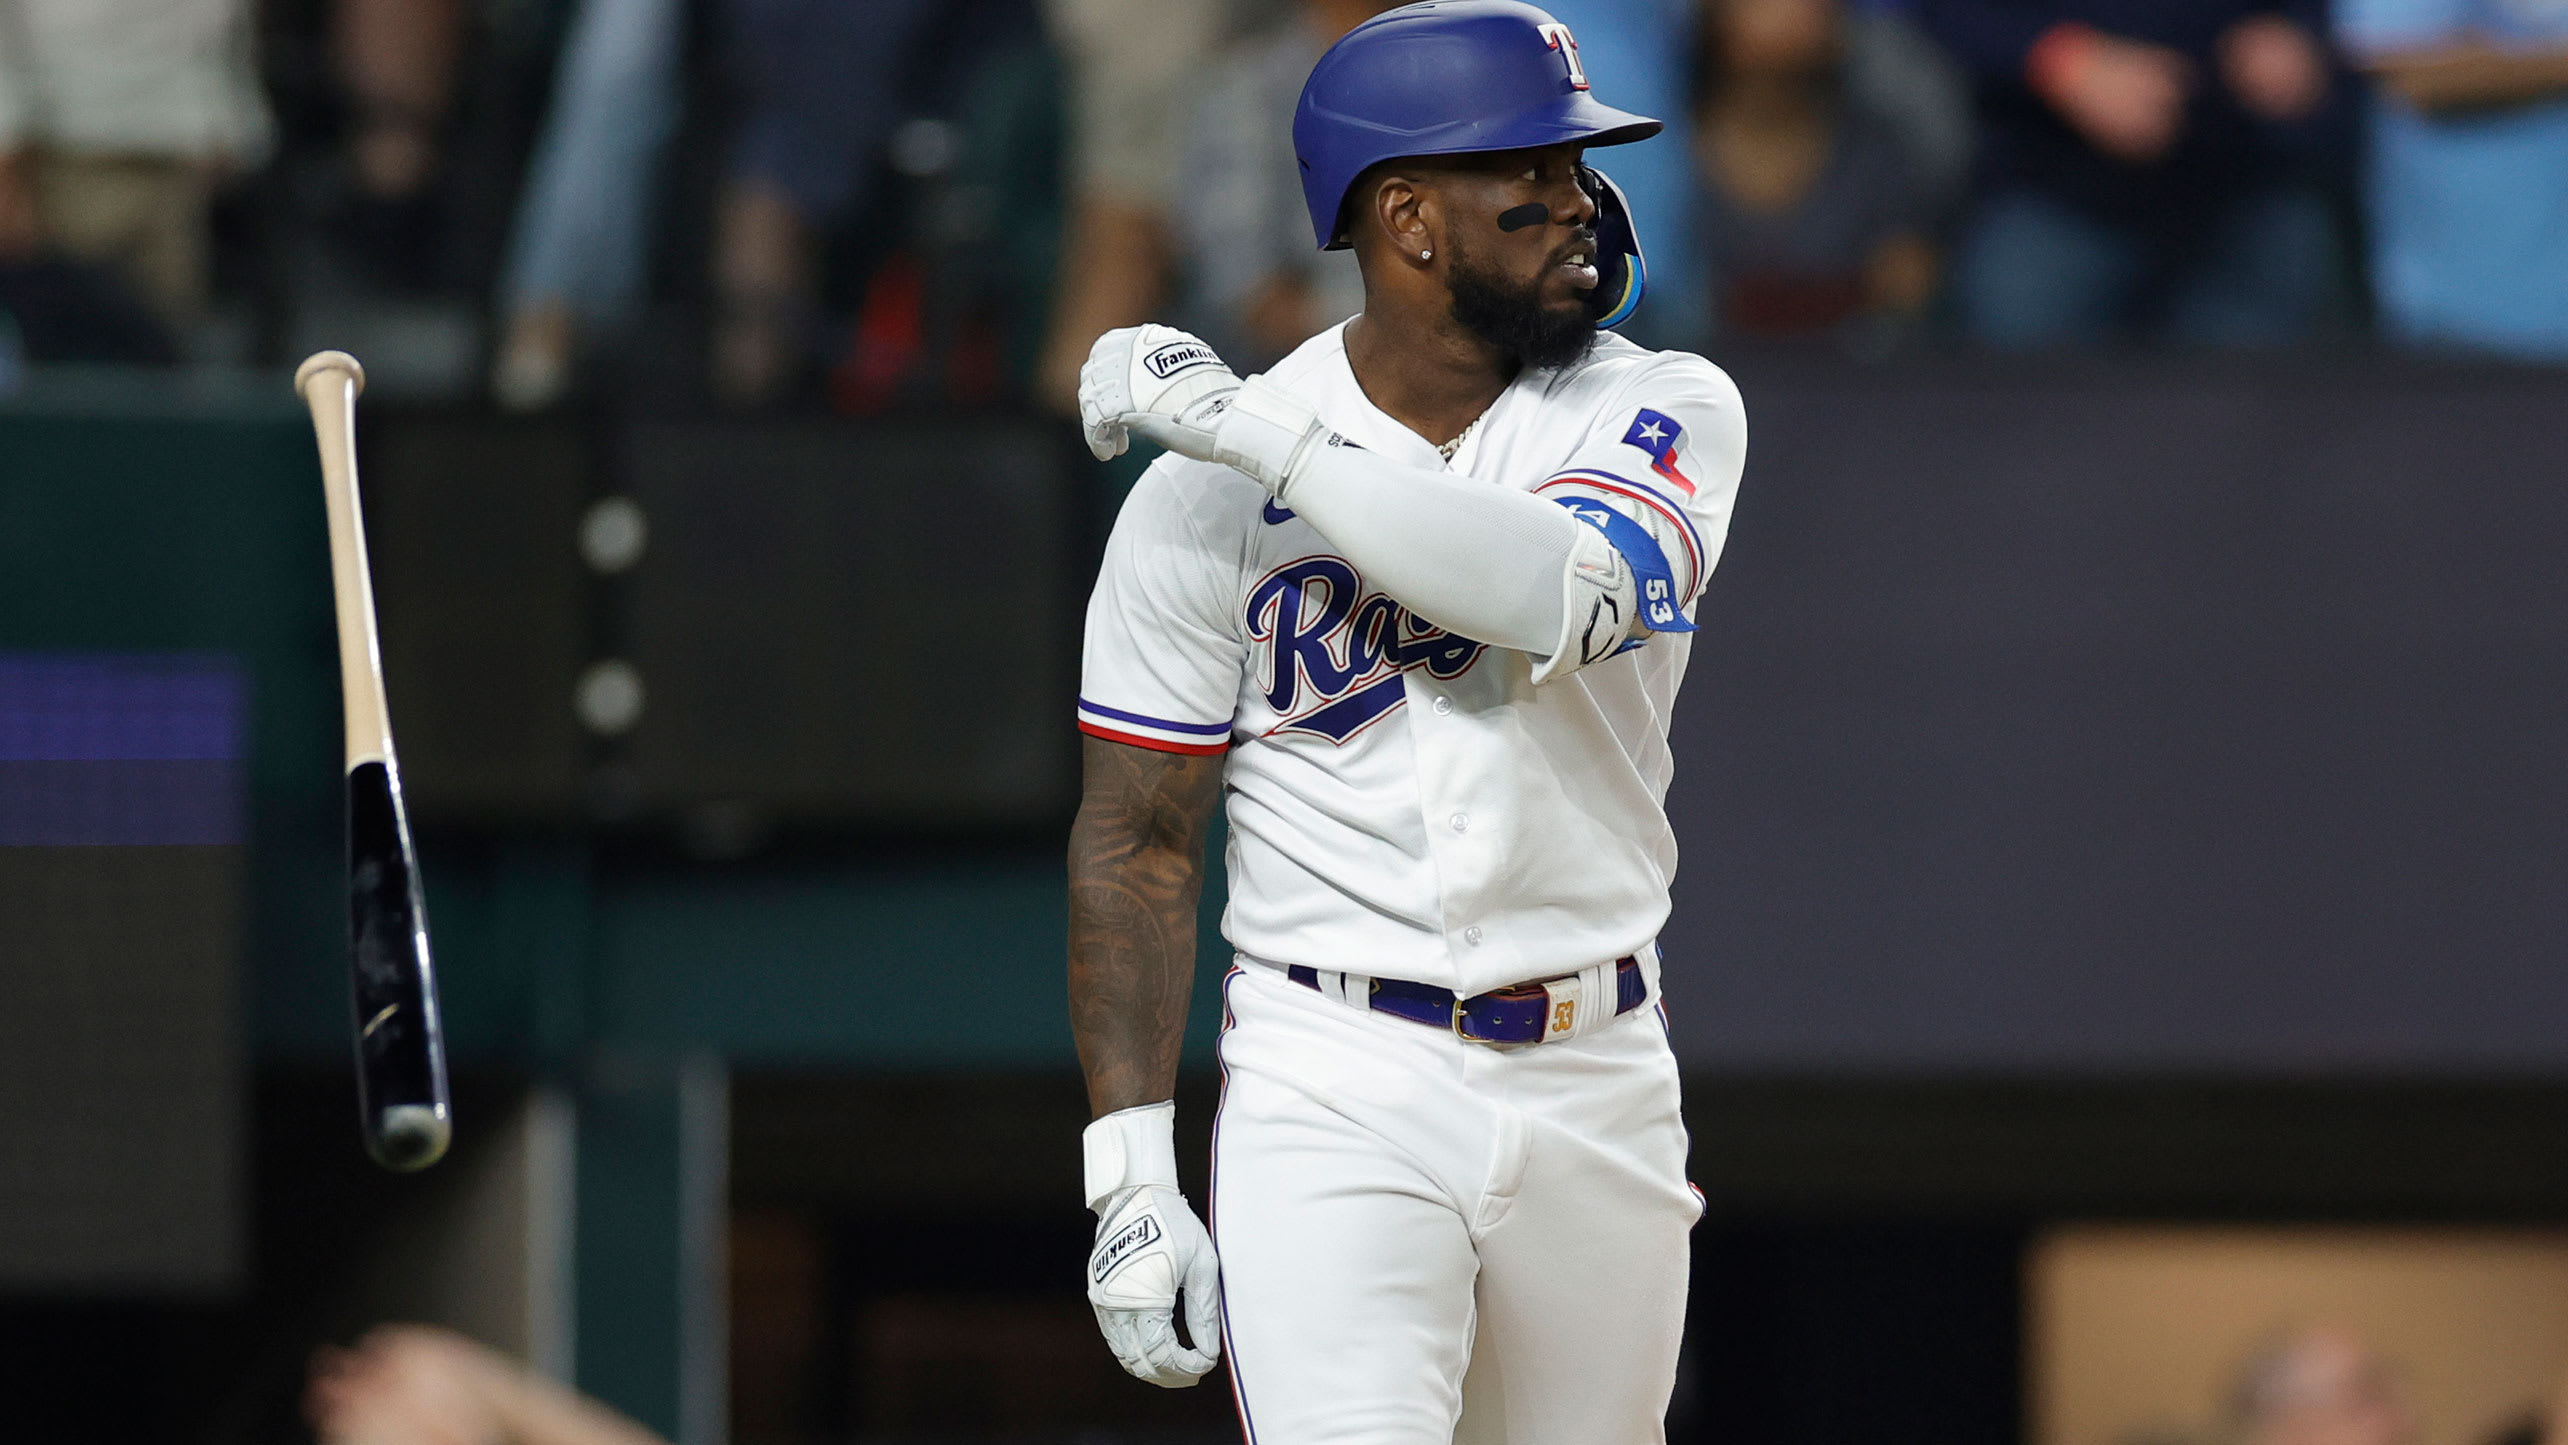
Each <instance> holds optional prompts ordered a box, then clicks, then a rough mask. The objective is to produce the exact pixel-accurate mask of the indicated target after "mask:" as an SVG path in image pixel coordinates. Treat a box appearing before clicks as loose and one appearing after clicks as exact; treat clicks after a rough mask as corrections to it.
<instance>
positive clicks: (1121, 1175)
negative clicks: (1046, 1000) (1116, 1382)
mask: <svg viewBox="0 0 2568 1445" xmlns="http://www.w3.org/2000/svg"><path fill="white" fill-rule="evenodd" d="M1176 1118H1177V1106H1176V1105H1175V1104H1174V1103H1162V1104H1145V1105H1143V1106H1142V1107H1140V1108H1138V1109H1124V1110H1120V1111H1118V1112H1116V1113H1112V1114H1108V1115H1107V1116H1105V1117H1104V1118H1102V1119H1099V1120H1097V1121H1095V1122H1094V1123H1092V1124H1090V1125H1089V1126H1088V1129H1087V1132H1086V1133H1085V1134H1083V1135H1082V1136H1081V1137H1080V1144H1081V1146H1082V1149H1083V1152H1084V1153H1085V1155H1086V1163H1087V1193H1088V1207H1089V1208H1091V1209H1093V1210H1095V1211H1096V1212H1097V1243H1096V1247H1095V1249H1094V1250H1092V1251H1091V1252H1090V1253H1089V1255H1088V1304H1089V1307H1090V1308H1092V1309H1094V1310H1095V1311H1096V1312H1097V1328H1098V1329H1099V1330H1100V1331H1102V1332H1103V1333H1104V1334H1105V1337H1106V1344H1107V1346H1108V1347H1110V1348H1111V1349H1113V1350H1114V1352H1115V1358H1116V1359H1117V1360H1119V1361H1121V1362H1122V1364H1123V1367H1124V1369H1125V1370H1126V1371H1128V1372H1130V1373H1131V1374H1132V1375H1134V1376H1136V1377H1137V1378H1140V1379H1144V1380H1148V1381H1149V1382H1150V1383H1152V1384H1154V1385H1159V1386H1163V1387H1165V1388H1167V1389H1171V1390H1178V1389H1183V1388H1185V1387H1186V1386H1188V1385H1191V1384H1194V1383H1195V1382H1196V1381H1197V1380H1200V1379H1202V1378H1203V1377H1204V1376H1205V1375H1207V1374H1209V1373H1211V1372H1212V1368H1213V1366H1214V1365H1215V1364H1216V1363H1217V1362H1218V1361H1219V1360H1220V1359H1221V1353H1222V1346H1221V1339H1222V1295H1221V1262H1220V1260H1219V1259H1218V1258H1216V1257H1215V1255H1214V1253H1213V1241H1212V1237H1211V1236H1210V1235H1208V1234H1206V1233H1205V1232H1204V1226H1203V1222H1202V1221H1201V1220H1198V1219H1197V1218H1196V1217H1195V1211H1194V1210H1192V1209H1190V1208H1188V1207H1187V1205H1186V1196H1185V1195H1183V1194H1181V1193H1179V1192H1178V1190H1177V1150H1176V1145H1175V1143H1174V1140H1173V1137H1172V1129H1173V1127H1174V1125H1175V1122H1176ZM1181 1288H1182V1289H1183V1291H1184V1292H1185V1297H1186V1333H1187V1334H1188V1335H1189V1336H1191V1337H1192V1338H1193V1340H1194V1342H1195V1343H1194V1347H1193V1348H1192V1349H1189V1348H1187V1347H1186V1346H1185V1345H1183V1344H1180V1343H1178V1340H1177V1323H1176V1313H1177V1296H1178V1292H1179V1290H1180V1289H1181Z"/></svg>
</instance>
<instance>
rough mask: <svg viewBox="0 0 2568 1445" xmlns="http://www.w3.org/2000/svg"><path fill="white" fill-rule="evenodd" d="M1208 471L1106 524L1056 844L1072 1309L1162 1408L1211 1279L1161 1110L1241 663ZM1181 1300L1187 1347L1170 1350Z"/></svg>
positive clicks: (1174, 481)
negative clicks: (1075, 1189) (1079, 1081)
mask: <svg viewBox="0 0 2568 1445" xmlns="http://www.w3.org/2000/svg"><path fill="white" fill-rule="evenodd" d="M1208 470H1209V469H1201V468H1199V469H1197V470H1196V472H1195V473H1194V474H1192V475H1191V476H1186V477H1181V476H1180V464H1179V463H1178V462H1177V461H1175V460H1174V459H1171V460H1169V461H1166V462H1162V463H1161V464H1159V465H1157V466H1154V467H1152V468H1151V469H1150V470H1149V471H1148V472H1146V473H1144V474H1143V476H1142V479H1141V481H1140V483H1139V484H1138V485H1136V486H1135V487H1134V488H1133V493H1132V496H1131V497H1130V498H1128V499H1126V501H1125V503H1124V509H1123V513H1122V515H1121V516H1119V517H1117V518H1116V519H1115V532H1114V536H1113V538H1112V539H1111V540H1109V541H1108V542H1107V544H1106V559H1105V565H1104V566H1103V567H1102V568H1101V569H1099V572H1098V575H1097V590H1096V594H1095V595H1094V596H1093V597H1091V598H1090V599H1089V603H1088V632H1087V645H1086V649H1085V653H1084V656H1083V657H1082V660H1081V664H1080V679H1079V730H1080V731H1081V732H1083V733H1085V734H1087V737H1086V738H1085V739H1084V740H1083V741H1082V744H1081V747H1082V774H1083V781H1082V783H1081V787H1080V800H1079V816H1078V819H1077V821H1076V822H1075V823H1073V824H1072V825H1071V830H1070V1027H1071V1032H1072V1034H1073V1035H1074V1036H1075V1037H1076V1039H1077V1042H1078V1046H1079V1063H1080V1067H1081V1068H1082V1069H1083V1070H1084V1071H1085V1073H1086V1075H1087V1080H1088V1103H1089V1106H1090V1109H1091V1110H1092V1112H1094V1114H1095V1115H1096V1118H1095V1119H1094V1121H1093V1122H1091V1123H1090V1124H1089V1125H1088V1128H1087V1131H1086V1132H1085V1133H1084V1134H1083V1135H1082V1136H1081V1138H1080V1152H1081V1156H1082V1161H1083V1186H1084V1197H1085V1198H1086V1199H1087V1201H1088V1207H1089V1208H1090V1209H1093V1210H1095V1211H1096V1214H1097V1237H1096V1244H1095V1246H1094V1248H1093V1249H1092V1250H1091V1251H1090V1253H1089V1256H1088V1302H1089V1304H1090V1305H1091V1306H1092V1307H1093V1308H1094V1309H1095V1310H1096V1314H1097V1326H1098V1328H1099V1329H1100V1330H1101V1331H1102V1332H1103V1333H1104V1334H1105V1337H1106V1343H1107V1344H1108V1345H1110V1346H1112V1347H1113V1349H1114V1352H1115V1358H1116V1359H1118V1360H1120V1361H1122V1363H1123V1367H1124V1368H1125V1369H1126V1370H1128V1371H1130V1372H1132V1373H1133V1374H1134V1375H1137V1376H1139V1377H1140V1378H1142V1379H1145V1380H1148V1381H1150V1382H1151V1383H1152V1384H1155V1385H1165V1386H1170V1387H1172V1388H1173V1387H1178V1386H1184V1385H1191V1384H1193V1383H1195V1382H1196V1381H1197V1380H1198V1379H1200V1378H1202V1377H1203V1376H1204V1375H1205V1373H1207V1372H1208V1371H1210V1370H1211V1369H1212V1368H1213V1364H1214V1362H1215V1361H1216V1360H1217V1359H1218V1358H1219V1356H1220V1352H1221V1345H1220V1340H1221V1271H1220V1266H1219V1263H1218V1261H1217V1260H1216V1259H1215V1258H1214V1254H1213V1244H1212V1240H1211V1238H1210V1237H1209V1236H1208V1235H1207V1234H1206V1233H1205V1232H1204V1226H1203V1223H1202V1221H1201V1220H1199V1219H1197V1218H1196V1217H1195V1212H1194V1210H1192V1209H1191V1208H1189V1207H1187V1204H1186V1199H1185V1196H1184V1195H1183V1194H1182V1193H1180V1192H1179V1191H1178V1188H1177V1153H1176V1144H1175V1142H1174V1139H1175V1135H1174V1127H1175V1121H1176V1114H1177V1106H1176V1103H1175V1102H1174V1097H1173V1096H1174V1095H1175V1093H1176V1090H1177V1055H1178V1050H1179V1048H1180V1046H1181V1045H1182V1044H1183V1043H1184V1040H1185V1035H1186V1003H1187V999H1188V997H1189V996H1190V995H1191V994H1192V993H1193V992H1194V982H1195V901H1196V898H1197V897H1198V896H1199V895H1200V894H1201V893H1202V891H1203V882H1204V833H1205V829H1206V827H1207V826H1208V825H1209V824H1210V823H1211V821H1212V816H1213V807H1214V805H1215V804H1216V803H1217V802H1218V801H1219V800H1220V798H1221V781H1222V758H1223V755H1224V754H1225V753H1227V752H1228V751H1229V750H1230V720H1231V713H1232V710H1233V709H1234V707H1235V706H1236V705H1237V703H1238V699H1239V689H1240V682H1241V676H1242V671H1243V669H1244V668H1245V667H1246V666H1247V656H1248V652H1247V639H1246V637H1245V635H1244V632H1243V626H1242V624H1241V623H1240V622H1239V621H1237V620H1235V619H1236V614H1237V611H1238V609H1237V607H1236V606H1235V605H1234V599H1235V596H1236V593H1237V591H1238V581H1239V559H1238V552H1237V548H1236V545H1235V543H1236V538H1232V537H1231V534H1230V533H1227V532H1224V531H1223V530H1222V528H1221V527H1220V525H1219V524H1218V522H1215V523H1211V524H1207V523H1206V522H1204V521H1203V519H1202V517H1200V516H1199V511H1202V512H1205V513H1208V514H1211V515H1215V516H1218V514H1219V513H1220V511H1221V510H1222V509H1221V507H1220V506H1219V505H1218V503H1217V502H1216V501H1215V494H1214V493H1213V492H1210V491H1208V490H1207V487H1206V484H1205V482H1206V479H1205V475H1204V473H1205V472H1206V471H1208ZM1243 490H1244V489H1243ZM1251 495H1252V496H1253V495H1254V494H1253V493H1252V494H1251ZM1228 500H1229V501H1230V502H1231V503H1232V504H1233V505H1231V506H1230V507H1229V511H1231V512H1232V513H1234V514H1236V515H1237V516H1238V517H1254V516H1255V515H1256V508H1255V506H1253V505H1249V506H1241V505H1237V503H1239V502H1240V501H1241V500H1242V499H1241V498H1240V497H1238V496H1236V495H1234V496H1231V497H1229V498H1228ZM1208 533H1210V534H1212V535H1211V536H1209V537H1208V535H1207V534H1208ZM1216 537H1218V538H1230V540H1231V545H1225V544H1224V543H1221V542H1217V541H1216V540H1214V538H1216ZM1181 1294H1182V1298H1183V1302H1184V1315H1185V1320H1186V1334H1187V1336H1188V1337H1189V1339H1190V1340H1191V1343H1184V1342H1181V1341H1180V1340H1179V1339H1178V1335H1177V1325H1176V1321H1177V1316H1178V1313H1179V1301H1180V1297H1181Z"/></svg>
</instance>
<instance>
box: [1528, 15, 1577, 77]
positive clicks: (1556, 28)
mask: <svg viewBox="0 0 2568 1445" xmlns="http://www.w3.org/2000/svg"><path fill="white" fill-rule="evenodd" d="M1534 29H1535V30H1537V31H1539V32H1541V34H1542V37H1543V43H1544V44H1545V45H1548V46H1550V47H1551V48H1552V49H1554V50H1557V51H1559V52H1560V58H1561V59H1563V60H1566V61H1568V62H1569V88H1570V89H1572V90H1585V89H1586V88H1587V67H1586V66H1583V65H1581V64H1579V63H1578V40H1577V37H1575V36H1573V35H1571V34H1570V33H1569V27H1568V26H1566V25H1563V24H1561V23H1560V22H1559V21H1557V20H1555V21H1553V22H1552V23H1551V24H1549V25H1537V26H1535V27H1534Z"/></svg>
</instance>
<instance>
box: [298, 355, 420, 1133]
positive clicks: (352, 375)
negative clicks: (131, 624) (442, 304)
mask: <svg viewBox="0 0 2568 1445" xmlns="http://www.w3.org/2000/svg"><path fill="white" fill-rule="evenodd" d="M365 384H366V373H365V368H364V367H361V366H359V365H357V359H356V358H355V357H353V356H350V355H348V354H347V353H346V352H344V351H323V352H316V353H315V354H313V355H312V356H310V357H308V358H306V359H305V360H304V363H303V365H301V366H300V367H297V368H296V369H295V372H294V389H295V391H296V392H297V393H298V394H299V395H301V396H302V398H303V402H304V405H306V406H308V407H310V408H311V409H312V431H313V434H314V436H316V437H317V438H318V439H319V441H320V444H321V491H322V495H323V497H324V498H325V499H326V500H327V501H328V503H329V511H330V582H331V590H332V593H333V594H334V596H335V598H336V600H337V603H338V612H339V694H340V699H341V702H342V704H343V707H344V711H345V717H346V722H347V749H348V751H347V760H348V982H349V997H350V999H351V1001H352V1002H353V1004H354V1014H355V1022H356V1038H357V1112H358V1116H359V1119H360V1121H361V1122H362V1123H363V1124H364V1127H365V1138H366V1152H367V1153H369V1154H371V1155H373V1156H374V1159H375V1162H376V1163H378V1164H381V1165H383V1166H384V1167H385V1168H387V1169H400V1170H411V1169H425V1168H427V1167H428V1166H429V1165H431V1164H434V1163H436V1162H437V1161H438V1159H440V1158H441V1157H443V1156H444V1155H445V1152H446V1144H447V1142H448V1140H450V1139H451V1138H452V1137H453V1134H454V1122H453V1101H452V1099H451V1098H450V1097H449V1096H448V1094H447V1090H446V1039H445V1033H444V1030H443V1028H442V1026H441V1025H440V1024H439V1022H438V1017H437V975H436V972H435V970H434V968H433V967H432V966H431V965H430V963H429V961H428V914H427V910H426V908H425V906H424V904H423V902H422V898H421V894H420V890H419V855H418V854H417V853H416V852H415V851H413V850H412V848H411V845H410V819H409V815H408V814H407V813H406V812H405V811H404V810H403V808H402V805H401V769H400V766H399V765H398V764H396V763H395V762H394V761H393V756H392V720H391V717H390V715H389V714H388V713H387V712H386V710H385V707H384V698H383V657H382V653H381V649H380V648H379V647H378V646H377V645H376V642H375V611H374V583H373V582H372V580H371V579H369V577H368V576H367V574H366V527H365V516H364V513H363V512H361V511H360V510H359V509H358V505H357V393H358V392H359V391H362V390H364V389H365Z"/></svg>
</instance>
